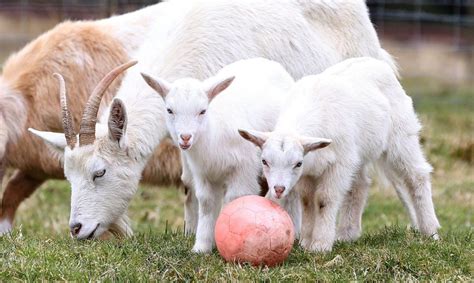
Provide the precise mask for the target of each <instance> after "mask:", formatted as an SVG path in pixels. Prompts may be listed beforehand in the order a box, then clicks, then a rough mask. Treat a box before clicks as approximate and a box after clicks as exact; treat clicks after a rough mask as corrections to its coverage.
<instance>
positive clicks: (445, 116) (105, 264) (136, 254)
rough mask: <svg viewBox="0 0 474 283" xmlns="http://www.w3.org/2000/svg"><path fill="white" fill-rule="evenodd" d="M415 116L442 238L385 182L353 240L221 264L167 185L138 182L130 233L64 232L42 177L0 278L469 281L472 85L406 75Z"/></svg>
mask: <svg viewBox="0 0 474 283" xmlns="http://www.w3.org/2000/svg"><path fill="white" fill-rule="evenodd" d="M404 85H405V86H406V88H407V90H408V92H409V93H410V94H411V95H412V97H413V98H414V101H415V106H416V109H417V111H418V113H419V115H420V118H421V120H422V121H423V123H424V129H423V134H422V141H423V143H424V146H425V152H426V153H427V155H428V157H429V160H430V162H431V163H432V165H433V166H434V168H435V171H434V174H433V195H434V202H435V207H436V211H437V214H438V217H439V220H440V222H441V225H442V229H441V230H440V235H441V238H442V239H441V241H437V242H436V241H432V240H429V239H426V238H424V237H422V236H421V235H419V234H418V233H416V232H414V231H412V230H410V229H409V228H408V217H407V216H406V214H405V213H404V209H403V207H402V205H401V203H400V201H399V200H398V198H397V197H396V194H395V193H394V191H393V190H392V189H391V188H387V189H381V188H379V187H377V186H374V187H373V188H372V190H371V194H370V197H369V201H368V206H367V208H366V210H365V213H364V216H363V226H364V233H363V236H362V237H361V238H360V239H359V240H358V241H356V242H355V243H352V244H348V243H338V244H336V245H335V247H334V249H333V251H332V252H331V253H328V254H318V253H309V252H305V251H303V250H302V249H301V248H299V247H298V245H297V244H295V247H294V249H293V251H292V253H291V254H290V256H289V258H288V260H287V261H286V262H285V263H284V264H283V265H282V266H280V267H276V268H271V269H269V268H254V267H251V266H247V265H243V266H240V265H234V264H227V263H224V262H223V261H222V260H221V258H220V257H219V255H218V253H217V252H216V251H215V252H214V253H212V254H211V255H195V254H192V253H191V252H190V249H191V246H192V242H193V239H191V238H185V237H184V236H183V233H182V230H183V209H182V203H183V196H182V192H180V191H178V190H176V189H175V188H155V187H147V188H141V189H140V190H139V192H138V194H137V195H136V197H135V199H134V200H133V202H132V204H131V207H130V216H131V218H132V220H133V222H134V228H135V232H136V234H135V236H134V237H133V238H131V239H126V240H112V241H82V242H78V241H75V240H72V239H71V238H70V237H69V236H68V215H69V196H70V190H69V187H68V184H67V183H66V182H59V181H50V182H48V183H46V184H45V185H43V187H42V188H41V189H40V190H39V191H38V192H37V193H36V194H35V195H33V196H32V197H31V198H30V199H28V200H27V201H26V202H25V203H24V204H23V205H22V207H21V208H20V210H19V212H18V217H17V221H16V226H15V230H14V232H13V233H12V234H11V235H10V236H6V237H2V238H0V281H5V282H6V281H11V280H28V281H32V280H39V279H45V280H74V281H76V280H77V281H85V280H94V281H96V280H133V281H135V280H141V281H144V280H163V279H164V280H180V281H181V280H183V281H184V280H186V281H187V280H206V281H230V280H244V281H257V280H258V281H261V280H265V281H266V280H275V281H276V280H283V281H296V280H299V281H303V280H311V281H314V280H324V281H333V280H334V281H335V280H337V281H349V280H377V281H378V280H400V281H405V280H420V281H426V280H436V281H445V280H449V281H473V280H474V276H473V271H474V244H473V243H474V237H473V228H472V224H473V216H474V167H473V166H474V156H473V153H474V152H473V151H474V139H473V134H474V89H473V88H472V87H471V88H468V87H459V88H452V87H443V86H440V85H437V84H436V83H434V82H432V81H428V80H427V81H423V80H417V81H414V80H411V81H410V80H406V81H404Z"/></svg>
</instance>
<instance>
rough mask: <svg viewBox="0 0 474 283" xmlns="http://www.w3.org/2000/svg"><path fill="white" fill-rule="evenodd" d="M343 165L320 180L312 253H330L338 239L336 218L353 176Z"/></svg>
mask: <svg viewBox="0 0 474 283" xmlns="http://www.w3.org/2000/svg"><path fill="white" fill-rule="evenodd" d="M350 175H351V174H350V172H348V170H345V168H344V167H342V166H341V165H338V164H336V165H333V166H332V167H330V168H328V169H327V171H326V172H325V173H324V174H323V175H322V176H321V177H320V178H319V180H320V181H319V182H318V184H317V188H316V192H315V195H314V196H315V197H314V205H315V216H314V227H313V232H312V239H311V244H310V245H309V246H306V247H305V248H307V249H308V250H310V251H317V252H329V251H331V250H332V246H333V244H334V241H335V239H336V220H337V219H336V218H337V213H338V211H339V207H340V206H341V202H342V200H343V197H344V195H345V194H346V192H347V191H348V190H349V189H350V185H351V176H350Z"/></svg>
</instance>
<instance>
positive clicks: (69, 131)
mask: <svg viewBox="0 0 474 283" xmlns="http://www.w3.org/2000/svg"><path fill="white" fill-rule="evenodd" d="M53 76H54V77H55V78H57V79H58V81H59V100H60V101H61V112H62V116H63V129H64V135H65V136H66V142H67V145H68V146H69V147H70V148H74V146H75V145H76V142H77V137H76V134H75V133H74V126H73V124H72V117H71V113H70V112H69V109H68V106H67V97H66V83H65V82H64V78H63V76H61V75H60V74H58V73H54V74H53Z"/></svg>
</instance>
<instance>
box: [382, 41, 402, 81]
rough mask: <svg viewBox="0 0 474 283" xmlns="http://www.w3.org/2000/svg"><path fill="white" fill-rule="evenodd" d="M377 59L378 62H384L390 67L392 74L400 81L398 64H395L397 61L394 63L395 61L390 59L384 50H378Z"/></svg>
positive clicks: (390, 56)
mask: <svg viewBox="0 0 474 283" xmlns="http://www.w3.org/2000/svg"><path fill="white" fill-rule="evenodd" d="M378 59H380V60H382V61H384V62H385V63H387V64H388V65H389V66H390V68H391V69H392V70H393V72H394V73H395V75H396V76H397V78H399V79H400V72H399V70H398V64H397V61H395V59H394V58H393V57H392V55H390V54H389V53H388V52H387V51H386V50H385V49H383V48H380V50H379V58H378Z"/></svg>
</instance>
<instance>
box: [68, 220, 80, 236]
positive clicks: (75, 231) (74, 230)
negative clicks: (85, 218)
mask: <svg viewBox="0 0 474 283" xmlns="http://www.w3.org/2000/svg"><path fill="white" fill-rule="evenodd" d="M70 228H71V235H72V236H73V237H75V236H77V234H79V232H80V231H81V228H82V224H81V223H74V224H71V226H70Z"/></svg>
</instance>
